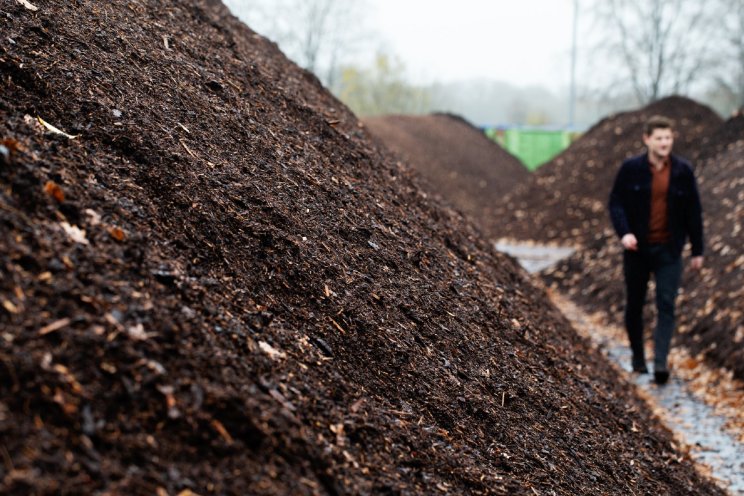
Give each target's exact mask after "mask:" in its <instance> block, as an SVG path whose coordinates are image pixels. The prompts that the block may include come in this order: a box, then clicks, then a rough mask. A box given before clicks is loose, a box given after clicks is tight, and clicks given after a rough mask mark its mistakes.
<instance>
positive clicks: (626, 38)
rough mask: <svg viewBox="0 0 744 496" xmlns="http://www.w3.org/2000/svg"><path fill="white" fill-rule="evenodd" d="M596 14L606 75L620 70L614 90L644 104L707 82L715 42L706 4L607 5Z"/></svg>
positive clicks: (676, 0) (667, 0)
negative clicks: (625, 91)
mask: <svg viewBox="0 0 744 496" xmlns="http://www.w3.org/2000/svg"><path fill="white" fill-rule="evenodd" d="M734 1H736V2H739V3H741V0H734ZM591 14H592V15H593V17H594V18H595V21H596V23H597V24H598V25H599V26H600V27H601V29H602V33H603V39H602V53H603V54H604V55H605V56H606V59H604V60H603V62H604V67H605V70H607V71H612V70H614V68H613V66H614V65H615V64H616V65H617V66H618V68H619V70H620V75H621V77H619V78H616V79H615V80H612V81H610V84H611V85H612V86H613V87H614V88H615V89H618V90H619V89H621V88H623V87H627V86H629V88H630V90H631V91H632V92H633V94H634V95H635V97H636V99H637V100H638V101H639V102H640V103H648V102H651V101H654V100H657V99H659V98H661V97H662V96H665V95H669V94H684V93H687V92H688V91H689V90H690V87H691V86H692V85H693V84H694V83H696V82H698V81H700V80H701V79H704V78H706V77H707V74H705V72H704V71H705V70H706V69H707V68H709V67H710V66H711V65H712V63H713V57H712V53H711V51H710V50H709V48H710V45H711V44H712V43H714V40H713V38H712V37H711V35H710V27H711V22H712V19H713V16H712V13H711V9H710V8H709V6H708V5H707V3H706V2H701V1H699V0H604V1H601V2H597V3H596V4H595V7H594V9H593V10H592V12H591ZM623 82H626V83H627V85H624V84H623Z"/></svg>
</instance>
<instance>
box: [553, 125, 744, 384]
mask: <svg viewBox="0 0 744 496" xmlns="http://www.w3.org/2000/svg"><path fill="white" fill-rule="evenodd" d="M742 130H744V117H742V116H739V117H735V118H732V119H730V120H729V121H727V122H726V124H725V125H724V126H723V127H722V128H721V129H719V130H718V131H717V132H716V133H713V134H712V136H711V137H710V139H709V141H708V143H707V144H706V145H705V147H704V148H702V149H701V150H700V152H699V154H700V156H701V158H700V161H699V162H698V166H697V171H696V175H697V176H698V183H699V187H700V194H701V200H702V203H703V216H704V221H705V245H706V253H705V267H704V268H703V270H702V271H701V272H700V273H696V272H694V271H692V270H690V269H689V268H688V269H687V270H686V271H685V275H684V278H683V282H682V289H681V294H680V298H679V301H678V312H677V313H678V316H679V317H678V320H679V326H678V336H677V339H678V340H679V341H680V342H681V343H682V344H684V345H685V346H686V347H687V348H688V349H689V350H690V352H691V354H692V355H701V356H702V357H704V358H706V359H707V360H708V361H709V362H710V363H711V364H713V365H714V366H722V367H725V368H727V369H729V370H731V371H732V372H733V373H734V376H735V377H737V378H738V379H744V306H742V301H744V253H743V252H742V246H743V245H744V231H742V223H743V222H744V133H742ZM621 252H622V249H621V247H620V245H619V243H618V241H617V238H616V237H615V236H614V234H611V233H605V234H603V235H600V236H599V237H597V239H595V240H594V241H593V242H592V243H590V244H588V245H587V246H586V247H585V248H584V249H582V250H580V251H578V252H577V253H575V254H574V255H573V256H572V257H570V258H569V259H567V260H565V261H563V262H561V263H560V264H559V265H558V266H557V267H555V268H553V269H550V270H548V271H546V273H545V274H544V279H545V280H547V282H548V283H549V284H551V285H554V286H556V287H558V288H560V289H561V290H562V291H563V292H566V293H567V294H569V295H570V296H571V298H572V299H573V300H574V301H576V302H578V303H580V304H581V305H582V306H584V307H585V308H590V309H592V310H596V309H597V305H598V304H599V302H602V304H603V305H607V306H608V310H609V312H608V315H609V317H610V318H611V319H613V320H615V321H617V322H619V321H621V319H622V312H623V307H624V298H625V296H624V294H625V293H624V286H623V277H622V253H621ZM684 256H685V261H686V260H687V257H689V248H688V249H687V250H686V251H685V253H684ZM649 299H650V300H652V299H653V294H650V295H649ZM649 303H650V302H649ZM647 307H648V308H647V315H646V318H647V327H649V328H651V327H652V324H653V318H654V313H653V310H652V308H653V305H652V304H649V305H647Z"/></svg>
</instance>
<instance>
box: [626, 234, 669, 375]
mask: <svg viewBox="0 0 744 496" xmlns="http://www.w3.org/2000/svg"><path fill="white" fill-rule="evenodd" d="M623 271H624V273H625V290H626V297H627V301H626V306H625V328H626V330H627V331H628V339H629V340H630V348H631V350H633V364H634V365H640V364H645V362H646V359H645V355H644V350H643V304H644V303H645V301H646V291H647V289H648V280H649V276H650V274H652V273H653V274H654V278H655V280H656V310H657V311H658V318H657V322H656V330H655V332H654V370H667V356H668V355H669V344H670V342H671V341H672V335H673V334H674V306H675V305H674V304H675V300H676V298H677V291H678V289H679V281H680V277H681V275H682V258H681V257H680V256H679V255H676V254H675V253H674V249H673V248H672V247H671V246H670V245H669V244H663V245H650V246H648V247H647V248H644V249H643V250H639V251H628V250H625V253H624V254H623Z"/></svg>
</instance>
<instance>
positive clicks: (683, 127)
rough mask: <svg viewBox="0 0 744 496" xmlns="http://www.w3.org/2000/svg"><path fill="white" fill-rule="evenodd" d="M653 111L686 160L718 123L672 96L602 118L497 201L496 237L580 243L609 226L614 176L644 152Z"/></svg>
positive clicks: (695, 106)
mask: <svg viewBox="0 0 744 496" xmlns="http://www.w3.org/2000/svg"><path fill="white" fill-rule="evenodd" d="M655 114H661V115H664V116H666V117H669V118H671V119H673V120H674V121H675V130H676V131H677V134H678V137H677V139H676V141H675V145H674V150H675V153H677V154H679V155H681V156H683V157H686V158H688V159H690V160H694V159H696V158H697V152H698V150H700V149H702V148H703V147H704V146H705V145H706V142H707V141H708V139H709V136H710V135H711V134H712V133H713V132H714V131H715V130H716V129H717V128H718V127H720V126H721V124H722V120H721V118H720V117H718V115H716V114H715V113H714V112H713V111H712V110H711V109H710V108H708V107H706V106H703V105H700V104H698V103H696V102H694V101H692V100H690V99H687V98H683V97H676V96H675V97H668V98H664V99H662V100H659V101H657V102H655V103H652V104H650V105H648V106H646V107H644V108H642V109H640V110H636V111H633V112H624V113H620V114H616V115H613V116H610V117H607V118H605V119H603V120H602V121H600V122H599V123H598V124H596V125H595V126H594V127H592V128H591V129H590V130H589V131H587V132H586V134H584V135H583V136H582V137H581V138H579V139H578V140H577V141H576V142H574V143H573V144H572V145H571V146H570V147H569V148H567V149H566V150H565V151H564V152H563V153H561V154H560V155H558V156H557V157H556V158H554V159H553V160H551V161H550V162H548V163H547V164H545V165H543V166H542V167H540V168H539V169H538V170H537V171H536V172H535V173H534V174H533V175H532V176H531V177H530V179H529V181H527V182H525V183H523V184H522V185H520V186H519V187H518V188H517V189H516V190H515V191H514V193H512V194H511V195H508V196H507V197H506V198H504V201H503V202H500V203H499V204H498V205H497V207H496V209H495V210H496V218H497V219H499V221H500V223H501V228H500V229H501V232H500V233H499V234H500V236H502V237H505V238H512V239H520V240H535V241H541V242H550V243H558V244H565V245H571V246H582V245H585V244H587V243H591V242H592V241H593V240H594V238H595V237H596V236H597V234H598V233H600V232H602V231H603V230H605V229H609V227H610V222H609V217H608V214H607V198H608V196H609V194H610V189H611V188H612V183H613V181H614V180H615V175H616V174H617V171H618V169H619V167H620V163H621V162H622V161H623V160H624V159H626V158H629V157H632V156H634V155H638V154H640V153H643V150H644V148H643V142H642V140H641V135H642V134H643V125H644V123H645V122H646V120H647V119H648V118H649V117H651V116H652V115H655Z"/></svg>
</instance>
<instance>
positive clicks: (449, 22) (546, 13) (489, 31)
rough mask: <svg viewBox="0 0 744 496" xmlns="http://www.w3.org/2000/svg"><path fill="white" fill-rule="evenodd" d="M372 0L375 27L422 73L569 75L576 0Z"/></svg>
mask: <svg viewBox="0 0 744 496" xmlns="http://www.w3.org/2000/svg"><path fill="white" fill-rule="evenodd" d="M352 1H353V0H352ZM367 2H368V5H369V7H370V13H371V14H372V15H371V19H370V20H369V21H370V22H369V23H368V25H369V27H370V28H371V29H372V30H373V31H375V33H377V34H379V35H380V37H381V38H382V39H383V40H384V41H385V42H386V43H385V45H384V46H385V48H386V49H388V50H389V51H390V52H392V53H394V54H397V55H398V56H399V57H400V58H401V60H402V61H403V62H404V64H405V65H406V67H407V68H408V72H409V75H410V76H411V77H412V78H413V79H415V80H418V81H421V82H431V81H434V80H437V81H453V80H462V79H478V78H483V79H491V80H500V81H506V82H509V83H513V84H515V85H520V86H521V85H528V84H539V85H544V86H546V87H549V88H551V89H555V88H557V87H560V86H566V85H567V84H568V82H569V79H570V52H571V33H572V23H573V1H572V0H490V1H489V0H459V1H457V2H454V1H451V0H450V1H448V0H367ZM455 5H456V6H455Z"/></svg>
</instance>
